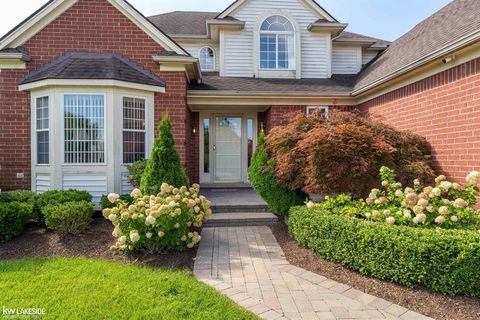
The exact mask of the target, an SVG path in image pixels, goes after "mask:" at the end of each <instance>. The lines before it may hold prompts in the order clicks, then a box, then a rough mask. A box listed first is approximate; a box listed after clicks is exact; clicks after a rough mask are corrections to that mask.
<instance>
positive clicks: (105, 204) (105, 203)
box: [100, 194, 135, 210]
mask: <svg viewBox="0 0 480 320" xmlns="http://www.w3.org/2000/svg"><path fill="white" fill-rule="evenodd" d="M119 199H120V200H122V201H124V202H125V203H126V204H127V205H131V204H132V203H133V202H134V201H135V199H133V197H132V196H131V195H129V194H122V195H120V198H119ZM100 206H101V207H102V210H103V209H111V208H115V206H116V205H115V203H111V202H110V200H108V196H107V195H105V194H104V195H103V196H102V197H101V198H100Z"/></svg>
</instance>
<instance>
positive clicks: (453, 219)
mask: <svg viewBox="0 0 480 320" xmlns="http://www.w3.org/2000/svg"><path fill="white" fill-rule="evenodd" d="M450 220H452V222H458V217H457V216H451V217H450Z"/></svg>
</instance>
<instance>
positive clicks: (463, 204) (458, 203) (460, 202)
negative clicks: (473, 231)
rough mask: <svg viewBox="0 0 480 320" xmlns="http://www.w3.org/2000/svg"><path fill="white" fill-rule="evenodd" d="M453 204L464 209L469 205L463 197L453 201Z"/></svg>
mask: <svg viewBox="0 0 480 320" xmlns="http://www.w3.org/2000/svg"><path fill="white" fill-rule="evenodd" d="M453 206H454V207H455V208H457V209H463V208H466V207H467V206H468V203H467V202H466V201H465V200H463V199H462V198H458V199H456V200H455V201H454V202H453Z"/></svg>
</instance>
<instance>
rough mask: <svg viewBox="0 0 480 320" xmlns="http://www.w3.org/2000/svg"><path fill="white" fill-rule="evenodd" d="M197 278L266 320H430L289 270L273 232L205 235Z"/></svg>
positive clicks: (209, 231) (222, 230)
mask: <svg viewBox="0 0 480 320" xmlns="http://www.w3.org/2000/svg"><path fill="white" fill-rule="evenodd" d="M194 274H195V276H196V277H197V278H199V279H200V280H201V281H203V282H205V283H207V284H209V285H211V286H213V287H215V288H217V289H218V290H220V291H221V292H223V293H224V294H226V295H227V296H229V297H230V298H231V299H232V300H234V301H235V302H237V303H238V304H240V305H241V306H243V307H245V308H246V309H248V310H251V311H253V312H254V313H256V314H257V315H259V316H260V317H261V318H264V319H325V320H328V319H402V320H408V319H430V318H427V317H425V316H422V315H420V314H418V313H415V312H413V311H409V310H408V309H406V308H403V307H401V306H399V305H395V304H392V303H391V302H388V301H386V300H383V299H380V298H377V297H375V296H372V295H369V294H366V293H364V292H362V291H359V290H356V289H353V288H351V287H349V286H347V285H344V284H341V283H338V282H336V281H333V280H329V279H327V278H325V277H323V276H320V275H317V274H315V273H312V272H309V271H306V270H304V269H301V268H297V267H295V266H292V265H290V264H289V263H288V262H287V261H286V259H285V257H284V254H283V251H282V249H281V247H280V246H279V244H278V243H277V241H276V239H275V237H274V235H273V234H272V232H271V231H270V229H269V228H268V227H219V228H205V229H203V232H202V241H201V243H200V248H199V250H198V253H197V258H196V261H195V267H194Z"/></svg>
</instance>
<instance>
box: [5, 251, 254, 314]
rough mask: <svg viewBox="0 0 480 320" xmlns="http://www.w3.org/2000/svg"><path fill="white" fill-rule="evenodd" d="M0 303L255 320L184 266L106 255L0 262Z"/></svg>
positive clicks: (50, 309)
mask: <svg viewBox="0 0 480 320" xmlns="http://www.w3.org/2000/svg"><path fill="white" fill-rule="evenodd" d="M0 293H1V294H0V306H5V307H7V308H45V309H46V316H45V317H44V318H42V319H162V320H163V319H175V320H180V319H202V320H205V319H258V318H257V317H256V316H255V315H253V314H251V313H249V312H247V311H245V310H244V309H242V308H241V307H239V306H237V305H236V304H235V303H234V302H232V301H231V300H229V299H228V298H227V297H225V296H223V295H221V294H220V293H218V292H217V291H216V290H215V289H213V288H210V287H208V286H207V285H204V284H203V283H200V282H199V281H197V280H196V279H195V278H194V277H193V276H192V275H191V274H189V273H188V272H185V271H173V270H165V269H152V268H147V267H141V266H134V265H126V264H121V263H116V262H112V261H106V260H88V259H84V258H78V259H68V258H35V259H24V260H20V261H12V262H0Z"/></svg>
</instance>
